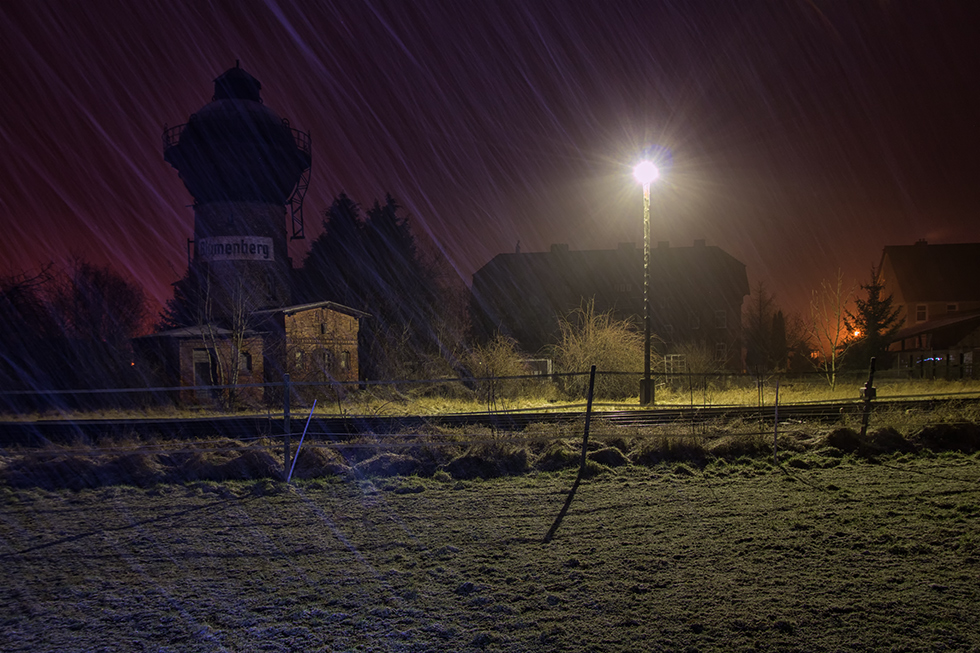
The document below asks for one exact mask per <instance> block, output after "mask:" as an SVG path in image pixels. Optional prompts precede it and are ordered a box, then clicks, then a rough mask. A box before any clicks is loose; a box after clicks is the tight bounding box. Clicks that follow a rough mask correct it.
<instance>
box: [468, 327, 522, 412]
mask: <svg viewBox="0 0 980 653" xmlns="http://www.w3.org/2000/svg"><path fill="white" fill-rule="evenodd" d="M525 358H527V356H525V355H524V354H523V353H522V352H521V351H520V350H519V349H518V345H517V341H516V340H514V339H513V338H509V337H507V336H505V335H502V334H499V333H498V334H497V336H496V337H495V338H494V339H493V340H491V341H490V342H488V343H487V344H485V345H481V346H479V347H476V348H475V349H474V350H473V352H472V353H471V354H470V356H469V357H468V361H467V362H468V363H469V368H470V370H471V371H472V372H473V375H474V376H475V377H477V378H479V379H481V380H480V381H479V382H478V384H477V386H478V387H477V392H478V393H479V395H480V397H483V398H486V400H487V402H488V403H492V402H493V401H495V400H496V399H498V398H499V399H517V398H519V397H520V396H521V395H522V394H523V393H524V392H525V390H526V389H527V385H528V380H527V379H523V378H514V377H522V376H525V375H527V373H528V368H527V364H526V363H525V362H524V359H525Z"/></svg>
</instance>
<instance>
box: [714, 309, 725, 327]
mask: <svg viewBox="0 0 980 653" xmlns="http://www.w3.org/2000/svg"><path fill="white" fill-rule="evenodd" d="M715 328H716V329H727V328H728V313H726V312H725V311H715Z"/></svg>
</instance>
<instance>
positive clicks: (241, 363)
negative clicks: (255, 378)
mask: <svg viewBox="0 0 980 653" xmlns="http://www.w3.org/2000/svg"><path fill="white" fill-rule="evenodd" d="M238 369H239V370H241V371H242V372H251V371H252V354H251V352H247V351H240V352H238Z"/></svg>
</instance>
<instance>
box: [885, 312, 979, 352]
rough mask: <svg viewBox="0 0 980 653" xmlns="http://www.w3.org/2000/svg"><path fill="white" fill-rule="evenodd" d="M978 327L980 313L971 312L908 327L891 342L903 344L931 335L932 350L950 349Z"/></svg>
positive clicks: (898, 332) (897, 333) (930, 345)
mask: <svg viewBox="0 0 980 653" xmlns="http://www.w3.org/2000/svg"><path fill="white" fill-rule="evenodd" d="M978 327H980V311H971V312H969V313H962V314H956V315H953V316H950V317H945V318H941V319H939V320H931V321H929V322H922V323H920V324H916V325H914V326H910V327H906V328H904V329H901V330H899V331H897V332H896V333H895V335H894V336H892V338H891V342H902V341H904V340H906V339H908V338H914V337H916V336H919V335H922V334H924V333H929V334H931V335H932V340H931V341H930V343H929V348H930V349H948V348H950V347H956V346H958V345H959V344H960V342H961V341H962V340H963V339H964V338H966V337H967V336H968V335H969V334H970V333H972V332H973V331H975V330H976V329H977V328H978Z"/></svg>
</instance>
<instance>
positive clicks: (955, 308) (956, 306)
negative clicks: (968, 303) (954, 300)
mask: <svg viewBox="0 0 980 653" xmlns="http://www.w3.org/2000/svg"><path fill="white" fill-rule="evenodd" d="M958 310H960V307H959V304H946V312H947V313H955V312H956V311H958Z"/></svg>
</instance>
